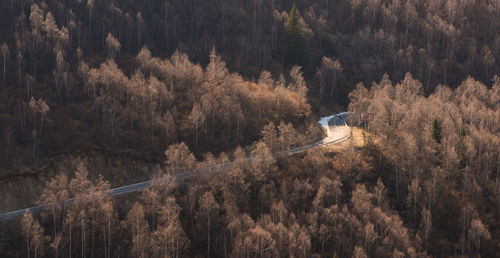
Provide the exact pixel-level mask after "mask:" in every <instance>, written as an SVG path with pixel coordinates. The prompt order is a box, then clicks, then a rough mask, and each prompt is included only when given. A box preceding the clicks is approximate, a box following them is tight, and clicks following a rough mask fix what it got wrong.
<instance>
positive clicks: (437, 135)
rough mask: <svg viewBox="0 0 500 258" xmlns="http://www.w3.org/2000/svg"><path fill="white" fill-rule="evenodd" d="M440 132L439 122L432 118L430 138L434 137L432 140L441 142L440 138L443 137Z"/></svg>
mask: <svg viewBox="0 0 500 258" xmlns="http://www.w3.org/2000/svg"><path fill="white" fill-rule="evenodd" d="M441 132H442V128H441V123H440V122H439V121H438V120H437V119H434V122H433V123H432V139H434V141H436V142H437V143H438V144H441V139H442V138H443V135H442V134H441Z"/></svg>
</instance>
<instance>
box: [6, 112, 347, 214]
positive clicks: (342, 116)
mask: <svg viewBox="0 0 500 258" xmlns="http://www.w3.org/2000/svg"><path fill="white" fill-rule="evenodd" d="M350 114H351V113H350V112H343V113H339V114H336V115H332V116H327V117H322V118H321V119H320V120H319V123H320V124H321V125H322V126H323V128H325V130H326V131H327V137H326V138H324V139H323V140H321V141H319V142H317V143H314V144H309V145H305V146H302V147H297V148H294V149H290V150H287V151H282V152H278V153H273V156H275V157H285V156H289V155H293V154H297V153H300V152H303V151H306V150H308V149H311V148H315V147H320V146H325V145H330V144H336V143H340V142H343V141H345V140H346V139H349V138H350V137H351V136H352V131H351V128H349V126H348V125H347V123H346V120H347V118H348V116H349V115H350ZM263 158H265V157H250V158H247V160H246V161H247V162H249V163H251V162H256V161H259V160H261V159H263ZM233 163H234V162H233V161H231V162H226V163H222V164H218V165H215V166H211V167H206V168H202V169H199V170H197V171H195V172H191V173H178V174H176V175H174V176H173V179H172V180H173V181H180V180H182V179H184V178H186V177H188V176H197V175H202V174H207V173H213V172H217V171H220V170H224V169H227V168H229V167H231V166H232V165H233ZM160 180H161V179H153V180H148V181H144V182H140V183H136V184H131V185H125V186H120V187H117V188H113V189H111V190H109V191H108V194H110V195H111V196H117V195H122V194H126V193H131V192H136V191H141V190H144V189H145V188H148V187H150V186H151V185H153V184H158V183H160V184H161V183H162V182H161V181H160ZM73 201H74V199H69V200H66V201H65V202H64V203H65V204H71V203H72V202H73ZM41 209H43V206H36V207H31V208H26V209H22V210H17V211H11V212H7V213H3V214H0V220H5V219H11V218H15V217H18V216H22V215H23V214H25V213H26V212H28V211H29V212H31V213H34V212H38V211H40V210H41Z"/></svg>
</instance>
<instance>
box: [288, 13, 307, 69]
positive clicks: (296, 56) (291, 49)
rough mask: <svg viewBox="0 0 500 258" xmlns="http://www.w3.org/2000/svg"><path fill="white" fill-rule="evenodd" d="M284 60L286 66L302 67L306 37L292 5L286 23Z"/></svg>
mask: <svg viewBox="0 0 500 258" xmlns="http://www.w3.org/2000/svg"><path fill="white" fill-rule="evenodd" d="M285 27H286V38H285V39H286V57H285V58H286V59H285V62H286V64H287V65H288V66H293V65H303V63H304V57H305V52H306V37H305V34H304V29H303V28H302V27H301V26H300V16H299V11H298V10H297V6H296V5H295V4H293V7H292V10H291V11H290V15H288V19H287V21H286V25H285Z"/></svg>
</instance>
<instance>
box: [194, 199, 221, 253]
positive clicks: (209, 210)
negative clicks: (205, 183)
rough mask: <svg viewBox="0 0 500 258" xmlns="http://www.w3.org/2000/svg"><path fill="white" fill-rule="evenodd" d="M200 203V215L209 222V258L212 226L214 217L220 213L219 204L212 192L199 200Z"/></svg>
mask: <svg viewBox="0 0 500 258" xmlns="http://www.w3.org/2000/svg"><path fill="white" fill-rule="evenodd" d="M198 203H199V205H200V214H201V216H203V217H204V218H205V219H206V221H207V257H210V224H211V223H212V219H213V217H214V216H216V215H217V213H218V212H219V204H218V203H217V202H216V201H215V198H214V196H213V195H212V193H211V192H210V191H208V192H205V193H204V194H203V195H202V196H201V197H200V199H199V200H198Z"/></svg>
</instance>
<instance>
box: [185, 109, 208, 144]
mask: <svg viewBox="0 0 500 258" xmlns="http://www.w3.org/2000/svg"><path fill="white" fill-rule="evenodd" d="M188 120H189V126H190V127H191V128H193V129H194V131H195V146H198V133H199V129H200V127H202V125H203V124H204V123H205V120H206V116H205V113H204V112H203V110H202V109H201V107H200V105H199V104H198V103H195V104H194V105H193V109H192V110H191V113H190V114H189V117H188Z"/></svg>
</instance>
